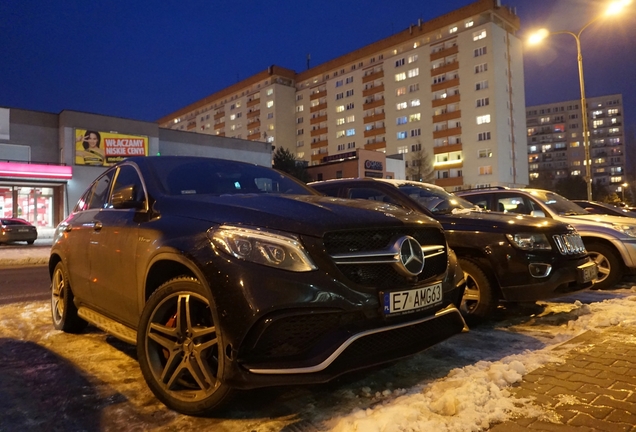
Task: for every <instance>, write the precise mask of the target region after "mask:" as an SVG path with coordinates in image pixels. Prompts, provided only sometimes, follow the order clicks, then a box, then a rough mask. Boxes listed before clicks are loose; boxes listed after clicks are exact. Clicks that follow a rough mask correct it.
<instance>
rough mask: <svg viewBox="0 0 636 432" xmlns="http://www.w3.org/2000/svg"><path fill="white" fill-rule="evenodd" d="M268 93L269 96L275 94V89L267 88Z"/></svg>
mask: <svg viewBox="0 0 636 432" xmlns="http://www.w3.org/2000/svg"><path fill="white" fill-rule="evenodd" d="M266 94H267V96H271V95H273V94H274V89H267V92H266ZM236 106H237V107H238V106H240V105H239V104H238V103H237V104H236Z"/></svg>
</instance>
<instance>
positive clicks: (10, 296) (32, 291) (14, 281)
mask: <svg viewBox="0 0 636 432" xmlns="http://www.w3.org/2000/svg"><path fill="white" fill-rule="evenodd" d="M50 285H51V281H50V278H49V271H48V267H47V266H45V265H43V266H29V267H9V268H0V305H3V304H9V303H17V302H24V301H33V300H46V299H48V298H49V295H50V294H49V287H50Z"/></svg>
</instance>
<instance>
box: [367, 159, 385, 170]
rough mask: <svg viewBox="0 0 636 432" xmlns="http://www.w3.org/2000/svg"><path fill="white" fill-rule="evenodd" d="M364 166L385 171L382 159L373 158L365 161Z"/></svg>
mask: <svg viewBox="0 0 636 432" xmlns="http://www.w3.org/2000/svg"><path fill="white" fill-rule="evenodd" d="M364 167H365V168H366V169H370V170H376V171H383V170H384V169H383V167H382V162H380V161H373V160H366V161H364Z"/></svg>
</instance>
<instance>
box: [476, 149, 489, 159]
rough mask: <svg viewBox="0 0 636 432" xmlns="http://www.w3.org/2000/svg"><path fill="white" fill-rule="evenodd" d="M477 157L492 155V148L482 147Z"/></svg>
mask: <svg viewBox="0 0 636 432" xmlns="http://www.w3.org/2000/svg"><path fill="white" fill-rule="evenodd" d="M478 157H480V158H489V157H492V150H490V149H482V150H479V152H478Z"/></svg>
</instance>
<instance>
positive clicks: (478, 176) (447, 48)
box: [158, 0, 528, 190]
mask: <svg viewBox="0 0 636 432" xmlns="http://www.w3.org/2000/svg"><path fill="white" fill-rule="evenodd" d="M519 25H520V23H519V18H518V17H517V16H516V15H515V14H514V12H513V11H512V10H511V9H509V8H507V7H504V6H502V5H501V4H500V2H499V0H479V1H477V2H475V3H472V4H470V5H468V6H466V7H463V8H461V9H458V10H456V11H454V12H451V13H449V14H446V15H443V16H441V17H438V18H435V19H433V20H430V21H427V22H422V21H419V22H418V23H417V24H416V25H411V26H409V28H407V29H405V30H404V31H402V32H399V33H397V34H394V35H393V36H390V37H388V38H386V39H382V40H380V41H378V42H375V43H373V44H370V45H367V46H365V47H363V48H361V49H358V50H356V51H353V52H351V53H348V54H345V55H343V56H341V57H338V58H335V59H333V60H331V61H329V62H326V63H324V64H321V65H318V66H316V67H313V68H310V69H308V70H306V71H304V72H301V73H295V72H294V71H291V70H288V69H284V68H280V67H278V66H271V67H270V68H268V70H267V71H263V72H261V73H260V74H257V75H254V76H253V77H250V78H248V79H246V80H244V81H241V82H239V83H237V84H235V85H233V86H231V87H228V88H226V89H223V90H221V91H219V92H217V93H215V94H213V95H210V96H209V97H207V98H205V99H202V100H201V101H198V102H196V103H194V104H192V105H190V106H188V107H185V108H183V109H181V110H179V111H177V112H175V113H172V114H169V115H167V116H165V117H164V118H162V119H160V120H159V121H158V123H159V125H160V126H161V127H165V128H171V129H178V130H194V129H196V130H197V131H198V132H201V133H208V134H215V135H219V136H233V137H240V138H247V139H250V140H257V141H263V142H269V143H271V144H273V145H274V146H281V147H283V148H286V149H288V150H290V151H292V152H293V153H294V154H295V155H296V156H297V158H299V159H301V160H304V161H306V162H307V163H308V164H309V165H310V166H313V165H318V164H322V163H331V162H333V160H334V158H338V156H339V155H343V158H346V155H348V154H351V153H352V152H354V151H356V149H365V150H373V151H380V152H383V153H385V154H387V155H393V154H402V155H403V158H404V164H405V167H406V168H407V169H406V172H407V173H408V172H409V169H408V168H409V167H412V166H413V165H418V164H421V163H423V161H424V160H430V161H432V163H433V167H434V177H435V182H436V183H437V184H438V185H441V186H443V187H446V188H447V189H450V190H456V189H462V188H469V187H480V186H488V185H510V186H520V185H526V184H527V183H528V164H527V158H526V155H525V146H524V143H525V138H524V136H525V135H524V134H525V96H524V80H523V59H522V47H521V41H520V40H519V38H517V37H516V36H515V33H516V32H517V30H518V29H519ZM423 154H424V155H425V156H426V157H425V158H423V157H422V155H423ZM407 176H408V174H407Z"/></svg>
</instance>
